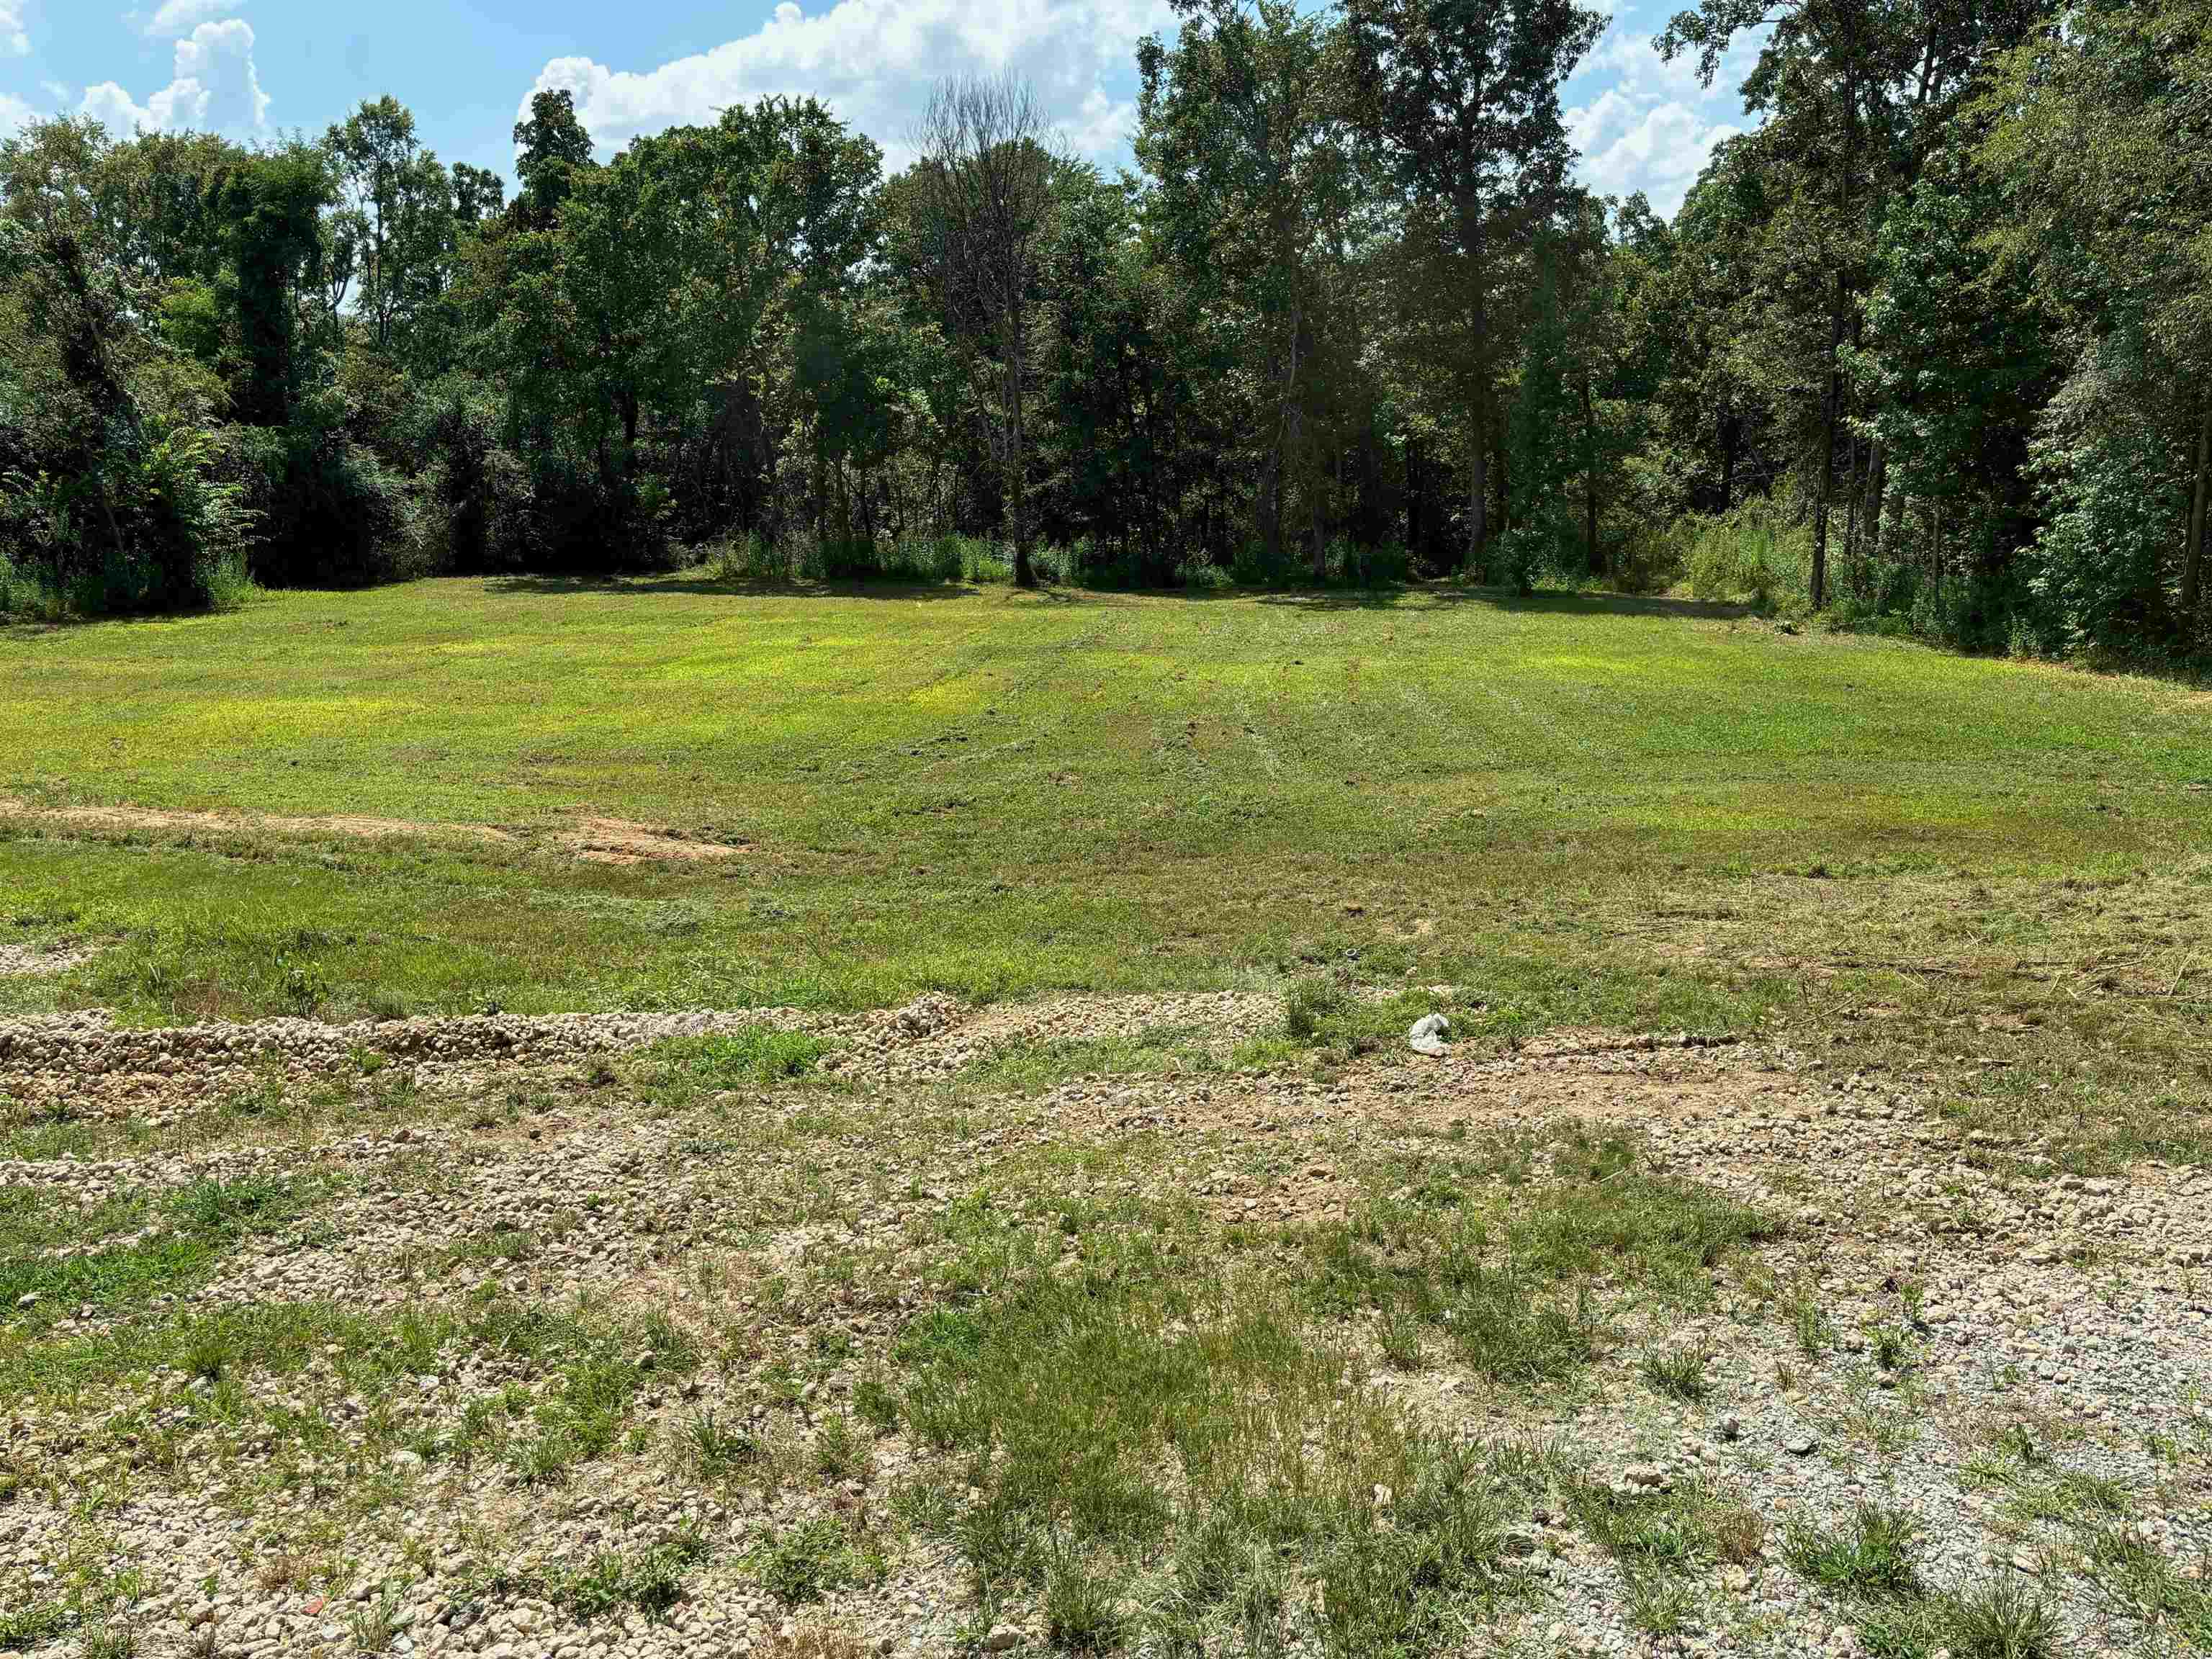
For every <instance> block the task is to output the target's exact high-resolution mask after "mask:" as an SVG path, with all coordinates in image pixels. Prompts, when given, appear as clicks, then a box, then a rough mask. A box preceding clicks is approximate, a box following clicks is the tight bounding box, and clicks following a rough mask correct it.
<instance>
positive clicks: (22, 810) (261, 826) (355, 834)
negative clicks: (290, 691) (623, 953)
mask: <svg viewBox="0 0 2212 1659" xmlns="http://www.w3.org/2000/svg"><path fill="white" fill-rule="evenodd" d="M0 818H27V819H30V820H32V821H33V822H35V823H67V824H76V825H80V826H82V827H83V828H85V829H118V830H123V831H125V832H129V831H132V830H142V829H160V830H178V829H183V830H204V831H206V832H207V833H209V834H211V835H226V836H238V835H250V834H253V833H255V832H262V833H266V834H270V835H279V836H349V837H352V838H355V839H359V840H371V841H373V840H378V839H380V838H383V837H386V836H460V837H462V838H464V839H465V840H469V841H482V842H496V843H501V844H504V845H507V846H513V845H515V844H516V843H517V842H519V841H520V837H519V836H515V835H514V834H513V832H511V831H509V830H506V829H498V828H495V826H493V825H491V824H489V823H417V822H416V821H415V820H413V819H410V818H380V817H369V816H367V815H365V814H362V813H357V812H337V813H331V814H327V815H324V816H318V817H284V816H282V815H278V814H273V813H262V812H199V811H169V810H167V809H164V808H158V807H151V806H34V805H31V804H30V803H29V802H27V801H21V800H12V799H0Z"/></svg>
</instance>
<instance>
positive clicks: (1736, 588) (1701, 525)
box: [1673, 496, 1813, 611]
mask: <svg viewBox="0 0 2212 1659" xmlns="http://www.w3.org/2000/svg"><path fill="white" fill-rule="evenodd" d="M1673 533H1674V536H1675V537H1676V538H1679V542H1680V558H1681V566H1682V569H1683V572H1684V574H1685V576H1686V580H1688V582H1689V585H1690V591H1691V592H1692V593H1693V594H1695V595H1696V596H1697V597H1698V598H1699V599H1737V600H1742V601H1744V602H1747V603H1748V604H1751V605H1756V606H1757V607H1759V609H1760V610H1762V611H1771V610H1789V609H1790V608H1792V607H1793V606H1796V605H1802V604H1803V603H1804V602H1805V600H1806V599H1807V596H1808V593H1809V592H1810V581H1811V574H1810V573H1811V570H1812V563H1813V529H1812V526H1811V525H1810V524H1809V523H1799V522H1794V521H1793V520H1791V518H1790V515H1789V513H1787V511H1786V510H1785V509H1784V507H1780V506H1778V505H1777V504H1776V503H1775V502H1774V501H1771V500H1768V499H1767V498H1765V497H1764V496H1754V497H1753V498H1752V499H1751V500H1749V501H1745V502H1743V503H1742V504H1741V505H1740V506H1737V507H1733V508H1731V509H1730V510H1729V511H1728V512H1726V513H1699V514H1693V515H1692V516H1691V517H1688V518H1686V519H1684V520H1680V522H1679V523H1678V524H1677V525H1676V526H1674V532H1673Z"/></svg>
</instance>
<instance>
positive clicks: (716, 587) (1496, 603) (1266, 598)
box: [485, 572, 1756, 621]
mask: <svg viewBox="0 0 2212 1659" xmlns="http://www.w3.org/2000/svg"><path fill="white" fill-rule="evenodd" d="M485 586H486V587H487V588H488V589H489V591H491V592H496V593H543V594H562V593H698V594H722V595H726V596H727V597H729V598H732V599H758V598H770V597H773V598H783V599H908V600H913V599H965V598H969V597H972V596H974V595H976V594H980V593H984V592H1010V593H1011V592H1016V591H1017V590H1016V589H1014V588H1013V587H1012V586H1011V585H1008V584H1002V583H995V582H994V583H983V582H969V581H943V582H928V581H912V580H881V581H864V580H842V581H775V580H766V579H731V578H716V577H712V576H707V575H701V574H684V573H683V572H674V573H668V574H659V575H641V576H587V575H577V576H556V575H511V576H491V577H487V578H486V579H485ZM1034 592H1035V593H1036V597H1037V598H1039V599H1046V600H1049V601H1051V602H1053V603H1054V604H1058V605H1083V604H1095V603H1111V602H1112V601H1114V600H1116V599H1138V598H1143V599H1182V600H1186V601H1188V602H1189V603H1190V604H1193V605H1203V604H1207V603H1211V602H1215V601H1218V600H1224V599H1256V600H1257V601H1258V602H1259V603H1260V604H1261V605H1288V606H1291V607H1294V608H1296V609H1299V610H1308V611H1388V610H1392V609H1395V608H1397V607H1399V606H1401V605H1408V604H1413V603H1420V604H1426V605H1438V604H1441V605H1486V606H1488V607H1490V608H1491V609H1492V610H1498V611H1528V612H1535V613H1551V614H1559V615H1568V616H1631V617H1634V616H1648V617H1693V618H1705V619H1708V620H1723V621H1725V620H1730V619H1734V618H1736V617H1748V616H1752V615H1754V614H1756V607H1754V606H1752V605H1729V604H1723V603H1720V602H1718V601H1712V600H1702V599H1661V598H1654V597H1650V596H1646V595H1641V594H1631V593H1609V592H1595V593H1579V592H1564V591H1558V590H1540V591H1539V592H1534V593H1516V592H1513V591H1512V590H1511V589H1510V588H1503V587H1462V586H1457V585H1455V584H1450V583H1444V582H1407V583H1405V584H1403V585H1401V586H1394V587H1368V588H1298V587H1291V588H1274V587H1225V588H1188V587H1085V586H1076V585H1073V584H1054V585H1049V586H1042V587H1039V588H1037V589H1035V590H1034Z"/></svg>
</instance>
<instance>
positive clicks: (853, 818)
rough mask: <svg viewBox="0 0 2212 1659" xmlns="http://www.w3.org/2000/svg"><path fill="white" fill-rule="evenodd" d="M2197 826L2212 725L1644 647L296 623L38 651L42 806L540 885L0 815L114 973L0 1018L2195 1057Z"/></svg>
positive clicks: (1999, 670) (69, 981) (693, 620)
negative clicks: (1929, 1023)
mask: <svg viewBox="0 0 2212 1659" xmlns="http://www.w3.org/2000/svg"><path fill="white" fill-rule="evenodd" d="M2208 781H2212V697H2207V696H2204V695H2203V694H2202V693H2194V692H2191V691H2188V690H2184V689H2180V688H2177V687H2174V686H2171V685H2167V684H2160V683H2158V682H2154V681H2149V680H2137V679H2116V678H2093V677H2091V676H2088V675H2085V674H2081V673H2075V672H2065V671H2055V670H2051V669H2047V668H2043V667H2038V666H2032V665H2016V664H2010V663H2003V662H1994V661H1986V660H1972V659H1960V658H1956V657H1951V656H1946V655H1942V654H1940V653H1934V652H1930V651H1927V650H1923V649H1919V648H1915V647H1905V646H1899V645H1895V644H1891V643H1886V642H1879V641H1867V640H1860V639H1848V638H1828V637H1822V636H1803V637H1790V636H1784V635H1779V634H1778V633H1776V632H1774V631H1773V630H1771V629H1769V628H1767V627H1766V626H1765V625H1764V624H1761V623H1756V622H1751V621H1744V620H1737V619H1734V618H1730V617H1719V616H1713V615H1710V614H1705V613H1703V612H1699V611H1695V610H1693V609H1688V608H1681V607H1668V606H1666V605H1656V604H1634V603H1630V602H1608V601H1603V600H1595V599H1592V600H1583V599H1562V598H1552V597H1544V598H1539V599H1533V600H1530V601H1528V602H1525V603H1516V602H1511V601H1506V600H1501V599H1497V598H1495V597H1491V596H1483V595H1470V594H1465V593H1457V592H1419V591H1417V592H1407V593H1404V594H1400V595H1394V596H1387V597H1382V598H1376V599H1340V598H1316V597H1300V596H1296V595H1267V596H1238V597H1231V598H1218V599H1196V598H1179V597H1170V596H1126V595H1101V594H1090V593H1066V592H1056V593H1052V594H1048V595H1044V596H1033V595H1023V594H1018V593H1013V592H996V591H994V592H960V591H957V590H951V589H946V590H930V591H928V592H917V591H914V590H889V589H887V590H883V591H879V592H865V593H854V592H812V593H803V592H801V593H759V592H738V591H732V590H728V589H716V588H714V587H712V586H706V585H702V584H697V583H690V582H684V581H679V580H660V581H636V582H629V583H623V584H611V585H592V584H565V583H545V582H533V581H520V580H506V581H501V580H494V581H482V580H441V581H431V582H422V583H416V584H413V585H410V586H398V587H391V588H385V589H380V590H376V591H373V592H361V593H343V594H342V593H319V592H298V593H283V594H277V595H274V596H271V597H270V598H268V599H264V600H263V601H261V602H258V603H257V604H255V605H252V606H250V607H249V608H247V609H246V610H245V611H240V612H238V613H234V614H231V615H227V616H221V617H204V618H193V619H189V620H177V621H160V622H136V623H104V624H98V625H90V626H82V627H70V628H63V629H47V630H28V631H27V630H12V631H8V632H5V633H0V795H6V796H10V797H13V798H15V799H19V800H21V801H25V802H28V803H31V804H33V805H43V806H58V805H112V804H128V805H134V806H139V807H146V808H155V809H167V810H207V811H220V812H226V813H230V812H235V813H240V814H248V815H283V816H290V817H310V816H315V815H325V814H361V815H369V816H374V817H380V818H388V819H395V820H400V821H403V822H405V823H419V824H424V825H432V826H435V825H476V824H490V825H497V826H502V827H504V828H505V829H507V830H509V831H511V832H512V834H513V837H514V839H513V841H512V842H499V843H493V842H478V841H471V840H469V839H466V838H465V837H459V836H436V835H423V836H414V835H406V834H403V835H398V836H390V837H384V838H362V837H359V836H340V835H336V834H319V833H313V832H305V833H302V832H297V831H281V832H280V831H277V830H270V829H252V828H246V827H241V828H240V829H236V830H230V829H212V830H211V829H208V828H206V827H204V826H183V827H178V826H170V827H148V828H130V827H116V826H100V825H88V824H84V823H65V822H61V821H57V820H54V819H52V818H41V817H39V816H37V815H36V814H35V813H33V814H15V815H12V816H10V815H0V837H4V839H0V923H4V924H5V926H0V939H19V940H21V941H24V942H29V943H39V942H41V941H44V940H46V939H58V938H64V937H75V938H80V939H87V940H88V941H90V942H93V943H97V944H103V945H106V947H107V948H106V949H104V950H103V951H100V953H99V954H97V955H95V956H94V957H92V958H91V959H90V960H89V961H88V962H86V963H83V964H82V965H80V966H78V967H76V969H72V970H71V971H70V972H69V973H68V974H66V975H62V976H60V977H58V978H54V977H51V976H49V977H47V978H45V979H41V980H38V981H25V980H21V979H17V980H15V981H0V1000H4V1002H5V1003H6V1004H8V1005H12V1006H16V1007H19V1008H20V1007H26V1006H39V1005H40V1004H59V1005H62V1006H73V1005H84V1004H92V1003H100V1004H108V1005H112V1006H118V1007H119V1008H121V1009H122V1010H123V1011H124V1012H125V1014H126V1015H127V1016H128V1017H131V1018H141V1019H149V1020H154V1019H161V1020H166V1019H173V1018H191V1017H197V1016H202V1015H214V1016H222V1017H239V1016H249V1015H258V1014H265V1013H270V1012H321V1013H324V1014H325V1015H345V1014H359V1013H363V1012H375V1013H396V1012H411V1011H444V1012H465V1011H468V1010H470V1009H471V1008H477V1007H483V1006H502V1007H505V1008H507V1009H511V1010H516V1011H539V1010H551V1009H560V1008H572V1007H597V1006H671V1005H684V1006H690V1005H715V1006H735V1005H742V1004H769V1003H779V1002H797V1003H802V1004H810V1005H816V1006H876V1005H884V1004H889V1003H893V1002H896V1001H899V1000H903V999H905V998H907V997H908V996H911V995H912V994H915V993H917V992H919V991H921V990H923V989H927V988H943V989H946V990H950V991H952V992H954V993H957V994H962V995H965V996H971V997H994V996H1005V995H1010V994H1022V993H1025V992H1030V991H1033V990H1039V989H1043V988H1048V987H1079V988H1094V989H1106V990H1112V989H1133V988H1139V987H1142V988H1160V987H1206V986H1217V985H1224V984H1233V983H1243V982H1253V983H1269V984H1272V983H1279V982H1286V981H1288V980H1289V979H1291V978H1295V977H1297V976H1299V975H1304V974H1309V973H1311V972H1314V971H1316V970H1319V971H1322V972H1337V973H1340V974H1345V975H1352V976H1355V977H1358V978H1360V979H1363V980H1367V981H1376V980H1380V981H1391V980H1404V981H1410V982H1413V983H1424V982H1427V981H1431V980H1433V979H1438V978H1449V979H1452V980H1455V981H1458V982H1461V983H1462V984H1465V985H1468V986H1469V987H1473V988H1474V991H1475V993H1476V998H1474V999H1469V1000H1480V1001H1482V1003H1483V1004H1484V1008H1483V1010H1482V1012H1481V1014H1480V1017H1479V1019H1478V1021H1477V1024H1478V1027H1479V1028H1480V1029H1481V1030H1488V1031H1491V1032H1492V1033H1494V1034H1495V1035H1498V1036H1501V1037H1506V1038H1510V1037H1512V1036H1518V1035H1522V1034H1524V1033H1526V1032H1528V1031H1529V1030H1541V1029H1542V1028H1544V1027H1546V1026H1547V1025H1555V1024H1562V1023H1587V1024H1621V1025H1632V1026H1645V1027H1649V1026H1657V1025H1668V1026H1675V1025H1681V1026H1689V1027H1692V1028H1699V1027H1703V1028H1708V1029H1714V1028H1720V1027H1728V1026H1738V1027H1740V1026H1741V1025H1744V1024H1747V1023H1755V1022H1756V1021H1757V1020H1759V1018H1762V1017H1764V1016H1765V1015H1767V1014H1769V1013H1771V1012H1773V1011H1775V1010H1776V1009H1777V1008H1778V1007H1783V1006H1787V1005H1790V1004H1791V1003H1793V1002H1802V1001H1803V1000H1806V998H1807V996H1808V992H1809V991H1811V990H1814V989H1817V990H1819V991H1820V1000H1824V1001H1825V1000H1830V999H1831V997H1832V993H1833V992H1834V989H1835V986H1834V976H1835V975H1838V974H1841V975H1845V976H1846V980H1847V985H1846V989H1848V988H1849V987H1850V984H1853V983H1857V980H1859V979H1865V978H1866V976H1869V975H1871V976H1873V978H1872V979H1871V980H1868V981H1867V982H1868V983H1869V984H1871V985H1872V986H1873V987H1874V989H1875V991H1877V992H1879V993H1880V994H1883V995H1886V996H1890V997H1892V999H1894V997H1895V996H1896V995H1897V994H1900V990H1901V991H1902V992H1905V993H1914V994H1917V993H1920V992H1933V993H1940V992H1941V991H1942V988H1943V987H1942V985H1941V984H1938V983H1934V982H1931V981H1929V980H1928V979H1927V978H1926V977H1925V976H1920V977H1915V976H1914V975H1915V972H1916V969H1917V964H1919V963H1922V962H1923V961H1924V960H1925V959H1928V958H1929V957H1938V958H1940V959H1941V960H1942V961H1943V962H1945V963H1949V964H1950V971H1952V972H1954V973H1956V972H1958V971H1961V969H1960V963H1964V964H1966V966H1965V969H1964V971H1967V972H1970V973H1980V972H1982V971H1983V970H1984V969H1985V968H1989V965H1990V963H1992V962H1994V963H1996V967H1995V968H1990V971H1991V972H1993V973H1996V975H1997V976H1998V978H1999V979H2003V978H2004V977H2005V976H2006V975H2014V974H2015V973H2016V971H2017V969H2018V968H2019V965H2020V964H2021V963H2027V962H2039V963H2046V964H2047V963H2051V962H2054V961H2057V962H2060V963H2062V965H2063V964H2066V963H2078V961H2079V960H2080V959H2081V957H2083V956H2084V954H2085V953H2088V954H2094V953H2097V952H2104V953H2105V954H2106V956H2109V955H2111V954H2112V951H2122V952H2123V953H2124V955H2125V957H2126V958H2127V963H2129V964H2130V965H2129V967H2128V968H2127V969H2126V972H2125V973H2124V974H2123V975H2122V976H2123V978H2125V977H2126V974H2127V973H2132V972H2133V971H2134V970H2135V969H2136V968H2137V967H2140V969H2141V970H2142V978H2143V983H2144V986H2145V987H2149V986H2150V985H2151V984H2152V982H2153V981H2155V988H2156V990H2157V991H2158V992H2160V993H2166V991H2167V987H2168V985H2169V983H2171V984H2172V992H2171V994H2168V995H2166V998H2165V1004H2166V1006H2162V1007H2161V1008H2160V1009H2159V1010H2157V1011H2156V1012H2155V1018H2161V1019H2162V1018H2168V1017H2171V1018H2175V1019H2185V1018H2191V1017H2197V1016H2200V1015H2201V1012H2202V1010H2203V1004H2202V1002H2201V1001H2200V1002H2192V1000H2191V999H2192V998H2195V997H2199V996H2201V994H2202V991H2203V986H2204V985H2205V983H2206V982H2207V981H2212V961H2208V962H2206V963H2203V964H2201V965H2200V966H2199V967H2198V968H2197V970H2196V975H2195V978H2194V981H2193V982H2192V981H2191V972H2190V967H2189V963H2188V962H2187V959H2186V947H2187V944H2188V941H2189V939H2190V938H2191V935H2192V932H2193V931H2194V930H2195V929H2196V928H2197V924H2198V923H2199V922H2201V921H2202V919H2203V914H2204V912H2205V911H2206V910H2207V909H2208V908H2212V865H2208V861H2207V853H2208V849H2212V824H2208V820H2212V793H2206V792H2205V790H2204V789H2203V788H2202V787H2193V786H2202V785H2203V784H2205V783H2206V782H2208ZM589 815H605V816H610V817H619V818H623V819H625V820H631V821H635V822H638V823H645V824H648V825H651V826H653V827H656V828H659V829H668V830H672V831H675V832H678V833H679V834H681V835H683V836H685V837H688V838H690V839H693V840H705V841H713V842H723V843H727V844H731V845H735V846H738V847H740V848H741V850H739V851H738V852H736V853H735V854H732V855H731V856H728V857H722V858H714V859H705V860H691V861H682V862H677V861H657V860H656V861H647V862H644V863H640V864H636V865H630V866H609V865H602V864H594V863H589V862H585V861H581V860H578V859H577V858H575V857H574V855H573V854H572V853H570V852H569V851H568V850H567V849H565V848H562V847H561V846H560V845H559V843H558V842H557V836H558V834H559V832H560V830H561V829H562V827H563V826H565V825H568V824H570V823H573V822H574V821H575V820H576V819H577V818H579V817H585V816H589ZM2085 895H2086V897H2085ZM2197 936H2198V937H2201V933H2198V934H2197ZM1814 970H1817V975H1816V977H1817V983H1816V982H1815V978H1814V977H1808V974H1813V973H1814ZM1900 974H1901V975H1905V977H1904V979H1903V980H1902V981H1899V982H1898V983H1897V984H1892V983H1891V982H1890V980H1889V978H1886V977H1884V976H1894V975H1900ZM2177 974H2178V975H2179V978H2178V980H2177V979H2176V977H2175V976H2176V975H2177ZM1853 976H1857V978H1856V979H1855V978H1854V977H1853ZM1984 988H1986V987H1984ZM2015 988H2017V987H2015ZM2146 994H2148V991H2146ZM2076 1000H2078V999H2076ZM1984 1001H1986V998H1984ZM2144 1017H2145V1018H2152V1017H2153V1016H2150V1015H2146V1016H2144Z"/></svg>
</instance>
